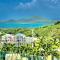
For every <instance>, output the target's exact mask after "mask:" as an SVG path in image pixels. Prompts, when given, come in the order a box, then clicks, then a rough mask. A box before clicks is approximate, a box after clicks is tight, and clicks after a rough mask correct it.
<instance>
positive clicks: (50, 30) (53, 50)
mask: <svg viewBox="0 0 60 60" xmlns="http://www.w3.org/2000/svg"><path fill="white" fill-rule="evenodd" d="M0 32H2V34H0V36H2V35H4V34H6V33H13V34H17V33H23V34H25V35H26V36H32V29H23V28H22V29H21V28H17V29H13V28H12V29H5V28H4V29H0ZM34 36H35V37H37V38H38V39H37V40H36V41H35V42H34V43H33V47H32V45H29V44H28V45H27V44H26V45H22V46H19V47H16V46H15V45H12V44H4V45H3V47H2V48H0V51H5V52H13V53H20V54H21V55H26V56H30V55H38V56H44V59H45V60H47V56H48V55H52V56H55V57H58V58H59V57H60V51H58V49H60V23H59V22H57V23H55V24H54V25H50V26H45V27H40V28H35V29H34Z"/></svg>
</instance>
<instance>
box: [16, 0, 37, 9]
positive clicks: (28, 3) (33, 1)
mask: <svg viewBox="0 0 60 60" xmlns="http://www.w3.org/2000/svg"><path fill="white" fill-rule="evenodd" d="M36 1H37V0H32V1H31V2H27V3H23V2H20V3H19V4H18V5H17V6H16V8H18V9H19V8H31V7H32V6H34V5H35V3H36Z"/></svg>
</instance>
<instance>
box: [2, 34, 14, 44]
mask: <svg viewBox="0 0 60 60" xmlns="http://www.w3.org/2000/svg"><path fill="white" fill-rule="evenodd" d="M2 42H3V43H14V42H15V36H14V35H13V34H5V35H3V36H2Z"/></svg>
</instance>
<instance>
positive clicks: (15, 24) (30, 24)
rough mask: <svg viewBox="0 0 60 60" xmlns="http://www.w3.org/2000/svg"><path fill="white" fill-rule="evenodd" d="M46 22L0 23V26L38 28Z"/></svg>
mask: <svg viewBox="0 0 60 60" xmlns="http://www.w3.org/2000/svg"><path fill="white" fill-rule="evenodd" d="M46 25H48V24H46V23H35V24H32V23H25V24H24V23H23V24H21V23H0V28H38V27H41V26H46Z"/></svg>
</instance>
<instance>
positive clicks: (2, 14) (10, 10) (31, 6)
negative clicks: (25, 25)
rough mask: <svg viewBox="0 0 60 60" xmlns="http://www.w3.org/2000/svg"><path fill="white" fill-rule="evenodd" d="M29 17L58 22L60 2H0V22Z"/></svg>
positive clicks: (10, 0)
mask: <svg viewBox="0 0 60 60" xmlns="http://www.w3.org/2000/svg"><path fill="white" fill-rule="evenodd" d="M31 16H40V17H44V18H48V19H52V20H60V0H0V20H9V19H20V18H26V17H31Z"/></svg>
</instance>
